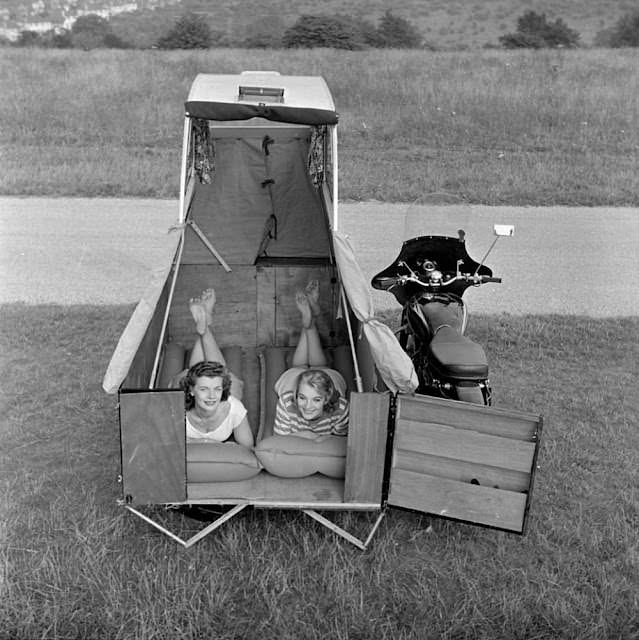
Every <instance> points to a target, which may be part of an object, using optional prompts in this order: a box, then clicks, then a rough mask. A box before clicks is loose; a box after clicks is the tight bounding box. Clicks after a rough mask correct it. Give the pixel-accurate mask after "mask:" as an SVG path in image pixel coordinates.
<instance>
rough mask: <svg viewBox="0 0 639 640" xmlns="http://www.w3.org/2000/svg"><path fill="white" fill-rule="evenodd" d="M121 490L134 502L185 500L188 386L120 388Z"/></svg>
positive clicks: (153, 502) (159, 502) (158, 502)
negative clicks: (184, 389)
mask: <svg viewBox="0 0 639 640" xmlns="http://www.w3.org/2000/svg"><path fill="white" fill-rule="evenodd" d="M120 444H121V450H122V491H123V496H124V499H125V500H126V501H127V502H129V503H131V504H163V503H167V502H183V501H184V500H186V434H185V426H184V392H183V391H182V390H176V391H166V390H165V391H148V392H147V391H144V392H125V391H122V392H120Z"/></svg>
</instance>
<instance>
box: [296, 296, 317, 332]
mask: <svg viewBox="0 0 639 640" xmlns="http://www.w3.org/2000/svg"><path fill="white" fill-rule="evenodd" d="M295 304H296V305H297V308H298V309H299V310H300V314H301V315H302V326H303V327H304V329H308V328H309V327H310V326H311V325H312V324H313V313H312V311H311V305H310V302H309V299H308V296H307V295H306V294H305V293H304V292H303V291H298V292H297V293H296V294H295Z"/></svg>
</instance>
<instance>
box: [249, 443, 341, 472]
mask: <svg viewBox="0 0 639 640" xmlns="http://www.w3.org/2000/svg"><path fill="white" fill-rule="evenodd" d="M346 440H347V438H345V437H344V436H330V435H328V436H326V435H320V436H316V437H315V438H304V437H300V436H295V435H292V436H279V435H276V436H270V437H269V438H264V440H262V441H261V442H260V443H259V444H258V445H257V446H256V447H255V455H256V456H257V458H258V459H259V461H260V462H261V463H262V465H263V466H264V468H265V469H266V470H267V471H268V472H269V473H272V474H273V475H274V476H280V477H282V478H303V477H304V476H310V475H312V474H314V473H323V474H324V475H325V476H330V477H331V478H343V477H344V473H345V471H346Z"/></svg>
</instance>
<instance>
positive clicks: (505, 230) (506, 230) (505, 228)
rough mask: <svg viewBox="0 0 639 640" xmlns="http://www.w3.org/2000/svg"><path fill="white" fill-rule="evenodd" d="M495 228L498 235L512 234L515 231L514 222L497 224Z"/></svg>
mask: <svg viewBox="0 0 639 640" xmlns="http://www.w3.org/2000/svg"><path fill="white" fill-rule="evenodd" d="M493 229H494V230H495V235H496V236H512V235H514V233H515V225H514V224H496V225H495V226H494V227H493Z"/></svg>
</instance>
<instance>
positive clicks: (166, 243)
mask: <svg viewBox="0 0 639 640" xmlns="http://www.w3.org/2000/svg"><path fill="white" fill-rule="evenodd" d="M176 213H177V204H176V202H175V201H173V200H145V199H135V200H133V199H131V200H129V199H89V198H74V199H68V198H60V199H47V198H7V197H4V198H2V197H0V281H1V282H2V284H1V285H0V302H15V301H23V302H26V303H62V304H85V303H90V304H120V303H131V302H135V301H137V300H138V299H139V297H140V295H141V294H142V292H143V291H144V289H145V287H146V286H147V284H148V282H149V280H150V278H151V275H152V271H153V270H154V269H156V268H158V267H159V266H160V265H161V264H163V263H164V261H165V260H166V259H167V258H166V256H167V254H168V253H170V251H171V246H172V244H173V241H174V240H173V237H174V236H173V235H172V234H169V233H168V232H167V230H168V228H169V226H170V225H171V224H172V223H173V222H174V221H175V218H176ZM494 223H509V224H514V225H515V228H516V231H515V235H514V236H513V237H512V238H501V239H500V240H499V242H498V243H497V246H496V247H495V249H494V251H493V253H492V254H491V256H490V258H489V260H488V261H487V263H488V264H489V266H491V267H492V268H493V271H494V273H495V275H500V276H502V277H503V280H504V281H503V284H501V285H486V286H484V287H482V288H480V289H473V290H471V291H469V292H468V294H467V301H468V302H469V304H470V307H471V312H472V311H475V312H481V313H491V312H492V313H495V312H497V313H499V312H507V313H512V314H527V313H559V314H583V315H590V316H595V317H602V316H617V315H633V316H639V283H638V282H637V279H638V277H639V209H631V208H627V209H612V208H565V207H554V208H538V207H529V208H526V207H485V206H456V205H455V206H422V205H420V206H415V205H412V206H406V205H389V204H384V203H377V202H371V203H357V204H343V205H341V207H340V226H341V228H342V230H344V231H345V232H346V233H348V234H349V235H350V236H351V240H352V242H353V244H354V246H355V249H356V253H357V256H358V259H359V261H360V264H361V266H362V269H363V271H364V273H365V274H366V275H367V276H368V277H371V276H373V275H374V274H375V273H376V272H377V271H379V270H381V269H382V268H384V267H385V266H387V265H388V264H390V263H391V262H392V261H393V260H394V259H395V257H396V255H397V253H398V252H399V248H400V246H401V243H402V240H403V239H404V238H408V237H413V236H415V235H421V234H446V235H456V233H457V229H460V228H463V229H464V230H465V231H466V234H467V235H466V243H467V248H468V252H469V253H470V255H471V256H472V257H474V258H475V259H477V260H480V259H481V258H482V257H483V255H484V253H485V252H486V250H487V249H488V247H489V246H490V244H491V242H492V240H493V236H492V225H493V224H494ZM373 299H374V302H375V305H376V307H377V308H378V309H382V308H387V307H393V306H394V299H393V298H392V296H390V294H386V293H384V292H377V291H374V292H373Z"/></svg>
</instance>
